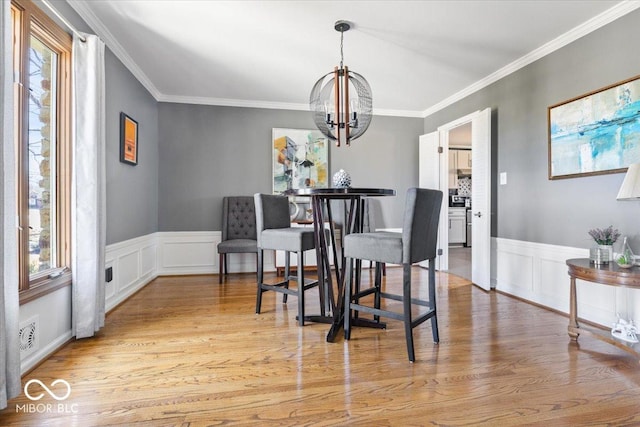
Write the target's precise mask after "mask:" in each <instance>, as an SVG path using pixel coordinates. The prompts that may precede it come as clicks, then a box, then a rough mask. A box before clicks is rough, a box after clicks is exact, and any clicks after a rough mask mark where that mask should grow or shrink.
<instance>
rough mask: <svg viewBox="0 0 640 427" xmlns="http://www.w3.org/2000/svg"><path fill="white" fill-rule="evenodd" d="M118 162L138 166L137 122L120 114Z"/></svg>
mask: <svg viewBox="0 0 640 427" xmlns="http://www.w3.org/2000/svg"><path fill="white" fill-rule="evenodd" d="M120 161H121V162H122V163H128V164H130V165H134V166H135V165H137V164H138V122H136V121H135V120H133V119H132V118H131V117H129V116H127V115H126V114H125V113H120Z"/></svg>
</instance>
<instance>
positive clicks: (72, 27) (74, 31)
mask: <svg viewBox="0 0 640 427" xmlns="http://www.w3.org/2000/svg"><path fill="white" fill-rule="evenodd" d="M40 1H41V2H42V4H44V5H45V6H47V8H48V9H49V10H50V11H51V12H53V14H54V15H56V16H57V17H58V19H59V20H61V21H62V23H63V24H64V25H66V26H67V28H69V29H70V30H71V31H72V32H73V34H75V35H76V36H78V38H79V39H80V40H82V41H83V42H86V41H87V39H86V37H85V36H83V35H82V34H81V33H80V31H78V30H76V27H74V26H73V25H71V23H70V22H69V21H67V20H66V19H64V16H62V15H60V13H59V12H58V11H57V10H56V9H54V7H53V6H52V5H51V4H50V3H49V2H48V1H47V0H40Z"/></svg>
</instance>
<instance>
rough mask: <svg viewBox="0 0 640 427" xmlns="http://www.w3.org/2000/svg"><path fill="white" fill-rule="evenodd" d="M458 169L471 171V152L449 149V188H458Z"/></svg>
mask: <svg viewBox="0 0 640 427" xmlns="http://www.w3.org/2000/svg"><path fill="white" fill-rule="evenodd" d="M458 169H467V170H469V169H471V150H458V149H454V148H450V149H449V188H458Z"/></svg>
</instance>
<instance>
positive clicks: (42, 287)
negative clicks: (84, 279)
mask: <svg viewBox="0 0 640 427" xmlns="http://www.w3.org/2000/svg"><path fill="white" fill-rule="evenodd" d="M70 285H71V272H70V271H66V272H64V273H62V275H60V276H58V277H56V278H54V279H49V280H45V281H43V282H41V283H38V284H37V285H36V286H33V287H31V288H29V289H27V290H25V291H21V292H20V305H22V304H26V303H28V302H30V301H33V300H36V299H38V298H40V297H42V296H44V295H47V294H50V293H51V292H54V291H57V290H58V289H61V288H64V287H65V286H70Z"/></svg>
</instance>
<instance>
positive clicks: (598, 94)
mask: <svg viewBox="0 0 640 427" xmlns="http://www.w3.org/2000/svg"><path fill="white" fill-rule="evenodd" d="M548 135H549V179H561V178H574V177H578V176H588V175H601V174H606V173H616V172H624V171H625V170H626V169H627V167H628V166H629V165H630V164H632V163H637V162H640V76H636V77H634V78H631V79H629V80H625V81H623V82H620V83H616V84H614V85H611V86H607V87H605V88H602V89H598V90H596V91H594V92H591V93H588V94H586V95H582V96H579V97H577V98H574V99H570V100H568V101H565V102H562V103H560V104H557V105H552V106H551V107H549V108H548Z"/></svg>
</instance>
